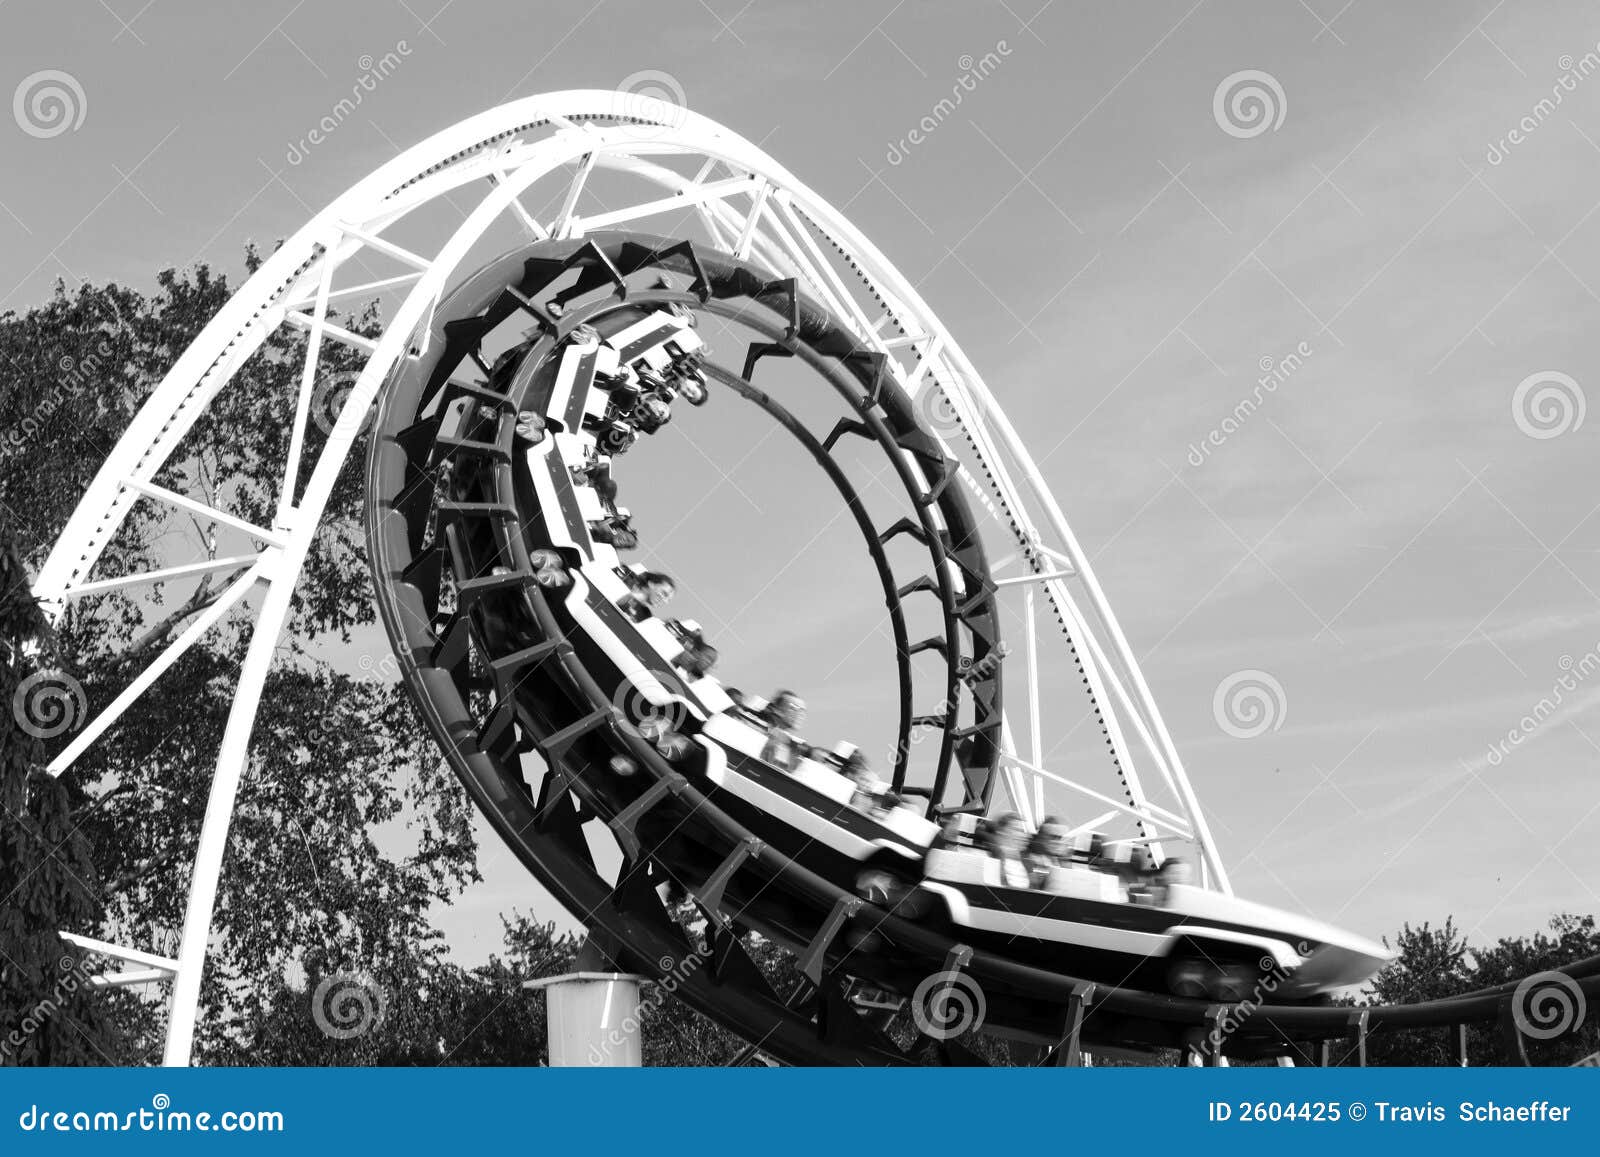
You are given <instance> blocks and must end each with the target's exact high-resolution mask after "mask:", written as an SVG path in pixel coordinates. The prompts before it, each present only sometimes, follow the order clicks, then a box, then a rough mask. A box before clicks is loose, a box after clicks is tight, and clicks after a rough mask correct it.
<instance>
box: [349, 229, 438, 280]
mask: <svg viewBox="0 0 1600 1157" xmlns="http://www.w3.org/2000/svg"><path fill="white" fill-rule="evenodd" d="M339 231H340V232H342V233H344V234H345V235H346V236H348V237H354V238H355V239H356V240H357V241H359V242H361V243H362V244H363V245H365V246H367V248H369V249H376V250H377V251H378V252H379V253H386V254H388V255H389V256H390V257H393V258H394V259H395V260H396V261H400V262H404V263H405V264H406V265H411V266H414V267H416V268H417V269H418V270H420V271H421V272H423V273H426V272H427V271H428V270H429V269H432V268H433V262H432V261H431V260H429V259H428V258H426V257H424V256H422V254H420V253H413V252H411V250H409V249H406V248H403V247H402V246H399V245H396V244H395V243H394V242H393V241H389V240H387V239H386V238H383V237H379V236H378V235H377V234H376V233H369V232H367V230H365V229H362V228H359V227H358V226H355V225H352V224H350V223H349V222H347V221H341V222H339Z"/></svg>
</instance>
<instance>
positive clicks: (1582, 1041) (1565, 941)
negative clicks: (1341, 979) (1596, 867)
mask: <svg viewBox="0 0 1600 1157" xmlns="http://www.w3.org/2000/svg"><path fill="white" fill-rule="evenodd" d="M1549 927H1550V930H1551V932H1553V933H1554V935H1553V936H1552V935H1546V934H1545V933H1544V932H1536V933H1534V934H1533V935H1532V936H1527V937H1516V938H1511V937H1507V938H1502V939H1501V940H1499V941H1497V942H1496V943H1495V944H1494V945H1492V946H1491V947H1488V948H1484V949H1474V948H1471V947H1469V946H1468V944H1467V940H1466V937H1465V936H1463V935H1461V934H1460V933H1459V932H1458V931H1457V929H1456V926H1455V922H1454V920H1451V919H1447V920H1446V921H1445V922H1444V925H1443V927H1440V928H1433V927H1431V926H1430V925H1428V924H1423V925H1422V926H1421V927H1420V928H1412V927H1411V925H1410V924H1407V925H1406V926H1405V927H1404V928H1403V929H1401V931H1400V933H1399V935H1398V936H1396V938H1395V950H1396V952H1397V953H1398V955H1397V956H1396V958H1395V960H1394V962H1393V963H1392V964H1390V965H1389V966H1388V967H1387V968H1385V969H1384V970H1383V971H1382V972H1380V973H1379V974H1378V975H1377V977H1375V978H1374V979H1373V981H1372V983H1371V984H1370V985H1369V987H1368V990H1367V992H1366V994H1365V999H1364V1003H1367V1004H1409V1003H1414V1002H1417V1001H1424V1000H1440V999H1443V998H1446V997H1451V996H1461V995H1463V994H1465V993H1469V992H1474V991H1477V990H1479V989H1485V988H1492V987H1495V986H1497V985H1501V984H1506V983H1513V982H1514V983H1518V984H1520V983H1521V982H1524V981H1528V980H1529V978H1534V980H1536V981H1541V980H1542V982H1543V986H1548V985H1549V984H1550V983H1552V982H1553V978H1551V977H1549V976H1548V975H1547V974H1549V973H1550V972H1552V971H1553V970H1554V969H1556V968H1558V967H1560V966H1562V965H1566V964H1571V963H1574V962H1575V961H1578V960H1583V959H1586V958H1588V957H1591V956H1596V955H1600V932H1597V931H1596V927H1595V920H1594V917H1592V916H1581V917H1580V916H1572V915H1557V916H1555V917H1554V918H1552V919H1551V921H1550V925H1549ZM1385 943H1387V940H1385ZM1536 987H1538V986H1536V985H1535V984H1533V983H1530V984H1529V985H1528V987H1526V988H1524V989H1523V990H1522V994H1521V997H1520V1003H1521V1005H1522V1008H1521V1011H1520V1012H1517V1011H1515V1009H1516V1006H1517V1005H1518V1003H1519V999H1518V998H1517V996H1516V994H1515V990H1514V992H1513V995H1512V998H1511V999H1509V1000H1508V1001H1507V1005H1506V1012H1505V1015H1507V1016H1511V1017H1513V1018H1515V1017H1517V1016H1520V1017H1521V1018H1522V1019H1523V1020H1524V1021H1526V1022H1527V1023H1528V1024H1530V1025H1532V1027H1533V1028H1534V1029H1535V1030H1541V1029H1542V1028H1544V1027H1549V1026H1551V1025H1554V1024H1555V1023H1556V1022H1557V1021H1558V1020H1559V1019H1560V1018H1561V1016H1563V1015H1564V1012H1563V1011H1562V1010H1563V1009H1571V1010H1573V1011H1574V1012H1576V1011H1581V1010H1582V1008H1583V1006H1584V1005H1585V1004H1586V1002H1585V1001H1583V1000H1581V999H1575V998H1571V996H1570V990H1569V992H1568V997H1567V1003H1566V1004H1565V1005H1564V1006H1553V1010H1552V1014H1551V1015H1550V1016H1548V1017H1544V1018H1543V1019H1541V1017H1540V1015H1539V1009H1538V1007H1537V1003H1538V1001H1539V1000H1540V999H1541V998H1540V997H1538V995H1537V994H1536ZM1558 999H1559V998H1558ZM1530 1002H1531V1003H1530ZM1567 1019H1568V1020H1569V1021H1570V1020H1572V1019H1573V1018H1572V1017H1570V1016H1569V1017H1568V1018H1567ZM1596 1019H1597V1018H1596V1016H1595V1015H1593V1014H1592V1013H1591V1015H1590V1016H1589V1018H1588V1022H1587V1023H1585V1024H1583V1025H1581V1026H1580V1025H1578V1024H1576V1023H1574V1024H1573V1027H1575V1028H1577V1029H1578V1031H1576V1032H1573V1033H1570V1034H1568V1033H1563V1034H1561V1035H1560V1036H1559V1037H1557V1038H1554V1039H1550V1040H1541V1039H1537V1038H1532V1039H1526V1034H1525V1041H1524V1047H1525V1048H1526V1049H1527V1052H1528V1056H1529V1059H1530V1061H1532V1063H1534V1064H1570V1063H1572V1062H1573V1061H1576V1060H1578V1059H1579V1058H1581V1057H1584V1056H1587V1055H1589V1054H1590V1053H1593V1052H1594V1051H1595V1050H1596V1049H1597V1048H1600V1026H1596V1025H1595V1024H1594V1021H1595V1020H1596ZM1507 1027H1508V1026H1506V1025H1498V1024H1489V1025H1474V1026H1472V1027H1471V1028H1470V1029H1469V1031H1468V1037H1467V1052H1468V1056H1469V1057H1470V1058H1471V1059H1472V1060H1473V1061H1474V1062H1475V1063H1479V1064H1500V1063H1504V1062H1505V1060H1506V1059H1507V1058H1506V1057H1505V1055H1504V1044H1503V1041H1504V1039H1505V1034H1506V1030H1507ZM1367 1061H1368V1063H1369V1064H1374V1065H1454V1064H1456V1063H1457V1058H1456V1047H1455V1038H1454V1034H1453V1031H1451V1030H1446V1029H1399V1030H1385V1031H1377V1032H1374V1033H1372V1034H1371V1035H1370V1036H1369V1037H1368V1041H1367Z"/></svg>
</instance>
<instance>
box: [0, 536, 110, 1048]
mask: <svg viewBox="0 0 1600 1157" xmlns="http://www.w3.org/2000/svg"><path fill="white" fill-rule="evenodd" d="M48 647H49V638H48V632H47V630H46V627H45V622H44V616H43V615H42V614H41V613H40V611H39V607H38V604H37V603H36V602H34V599H33V595H32V593H31V592H30V591H29V589H28V581H27V573H26V571H25V570H24V568H23V566H22V560H21V559H20V558H19V557H18V555H17V552H16V548H15V544H14V543H13V542H12V538H11V525H10V519H9V518H8V517H7V516H6V514H5V511H4V510H3V509H0V704H3V705H4V714H3V715H0V945H4V948H3V950H0V1064H35V1065H75V1064H99V1063H100V1062H101V1061H111V1060H115V1059H117V1058H118V1056H119V1054H120V1052H121V1047H120V1045H119V1043H118V1042H117V1041H116V1039H115V1033H114V1031H113V1030H112V1026H111V1024H110V1023H109V1022H108V1020H107V1018H106V1016H105V1009H104V1007H103V1002H101V1001H100V1000H98V999H97V998H96V995H95V993H94V992H93V990H92V989H91V988H90V986H89V983H88V979H89V976H90V971H89V962H88V961H87V960H86V959H85V955H86V954H85V953H84V952H82V951H80V950H79V949H77V948H74V947H72V946H71V945H69V944H68V943H67V942H66V941H64V940H62V939H61V937H60V936H59V935H58V932H59V930H61V929H79V930H87V929H93V928H95V927H97V926H98V923H99V919H100V915H101V906H100V898H99V886H98V881H97V878H96V875H95V870H94V865H93V863H92V862H91V860H90V857H89V849H88V841H87V840H86V839H85V838H84V836H83V834H82V832H81V831H79V830H78V825H77V823H75V822H74V818H73V817H74V812H75V811H76V810H77V808H78V807H79V806H81V803H82V801H81V800H77V799H75V798H74V796H73V793H72V791H71V790H70V785H69V784H66V783H62V782H61V781H59V780H57V779H53V778H51V777H50V776H48V775H46V774H44V772H43V770H42V768H43V763H42V760H41V755H42V752H43V746H42V744H41V742H40V738H41V736H42V735H45V734H48V733H49V731H50V730H51V729H52V728H54V727H56V726H59V725H60V723H61V722H62V721H63V720H65V719H67V718H69V717H70V713H71V712H73V711H74V710H76V707H75V704H74V703H73V700H72V694H73V690H74V688H73V685H72V684H71V682H70V681H67V682H53V681H52V675H51V672H49V671H48V670H45V669H43V668H41V667H39V666H38V664H37V663H35V662H34V659H33V656H36V655H40V654H43V653H45V652H46V651H47V650H48Z"/></svg>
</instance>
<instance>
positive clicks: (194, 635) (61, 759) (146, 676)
mask: <svg viewBox="0 0 1600 1157" xmlns="http://www.w3.org/2000/svg"><path fill="white" fill-rule="evenodd" d="M265 561H266V559H265V557H263V558H259V559H257V560H256V561H255V562H254V563H253V564H251V567H250V569H249V570H247V571H246V572H245V573H244V574H242V575H240V576H239V577H238V578H237V579H236V580H234V583H233V585H232V586H231V587H229V588H228V589H227V590H226V591H224V592H223V593H222V594H221V595H220V596H218V598H217V601H216V602H214V603H212V604H211V605H210V606H209V607H207V608H206V609H205V610H204V611H203V612H201V613H200V614H199V615H197V616H196V617H195V618H194V619H193V620H191V621H190V623H189V626H188V627H187V628H185V630H184V632H183V634H181V635H179V636H178V637H177V638H176V639H174V640H173V641H172V642H170V643H168V644H167V647H166V649H165V650H164V651H162V652H161V654H159V655H158V656H156V658H155V660H154V661H152V662H151V663H150V665H149V666H147V667H146V668H145V669H144V670H143V671H141V672H139V674H138V675H137V676H135V678H134V680H133V682H131V683H129V684H128V685H127V686H126V687H125V688H123V690H122V694H120V695H118V696H117V697H116V698H115V699H113V700H112V701H111V706H109V707H107V708H106V709H105V710H104V711H102V712H100V714H99V715H97V716H95V717H94V719H93V720H92V721H91V722H90V723H89V725H88V726H87V727H85V728H84V729H83V730H82V731H80V732H78V734H77V735H76V736H75V737H74V738H73V740H72V742H71V743H69V744H68V745H67V746H66V747H65V748H63V749H62V751H61V754H59V755H57V756H56V757H55V758H54V759H52V760H51V761H50V765H49V766H48V767H47V768H45V770H46V771H48V772H49V773H50V774H51V775H60V774H61V773H62V772H63V771H65V770H67V768H69V767H71V766H72V765H73V763H74V762H75V761H76V760H77V758H78V756H80V755H82V754H83V753H84V751H85V750H87V748H88V747H89V745H90V744H91V743H93V742H94V741H95V740H96V739H99V738H100V735H101V733H102V732H103V731H105V729H106V728H108V727H110V726H111V725H112V724H113V723H115V722H116V721H117V720H118V719H120V718H121V717H122V713H123V712H124V711H126V710H127V709H128V708H129V707H130V706H131V705H132V704H133V702H134V700H136V699H138V698H139V696H141V695H143V694H144V693H145V690H146V689H147V688H148V687H149V686H150V684H152V683H154V682H155V681H156V680H157V679H159V678H160V677H161V675H162V673H163V672H165V671H166V669H167V668H168V667H170V666H172V664H173V663H175V662H177V661H178V658H179V657H180V656H181V655H182V654H183V653H184V652H185V651H187V650H188V649H189V648H190V647H192V646H194V645H195V642H196V641H197V640H199V638H200V636H202V635H204V634H205V633H206V632H207V631H209V630H210V629H211V628H212V626H213V625H215V624H216V623H217V622H218V621H219V620H220V619H221V618H222V616H224V615H226V614H227V613H228V612H229V611H231V610H233V608H234V607H235V606H236V605H237V604H238V602H239V600H240V599H242V598H244V596H245V595H246V594H248V593H249V592H250V588H251V587H253V586H255V583H256V579H258V578H259V577H260V576H261V567H262V564H263V563H264V562H265ZM289 585H290V586H293V585H294V584H293V583H292V582H291V583H290V584H289Z"/></svg>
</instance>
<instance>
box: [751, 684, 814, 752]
mask: <svg viewBox="0 0 1600 1157" xmlns="http://www.w3.org/2000/svg"><path fill="white" fill-rule="evenodd" d="M761 716H762V721H763V722H765V723H766V724H767V742H766V745H765V746H764V747H762V749H761V758H762V759H764V760H766V761H767V762H768V763H770V764H773V765H774V766H777V767H781V768H783V769H784V770H785V771H793V770H794V769H795V768H796V767H798V766H800V756H801V753H802V752H803V751H804V750H805V745H804V744H803V743H801V742H800V739H799V737H798V736H797V735H795V732H796V731H798V730H799V728H800V725H801V724H802V723H804V722H805V719H806V705H805V701H804V700H803V699H801V698H800V696H798V695H796V694H795V693H794V692H793V691H779V692H778V693H777V694H776V695H774V696H773V697H772V702H770V703H768V704H767V707H766V710H765V711H763V712H762V713H761Z"/></svg>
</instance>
